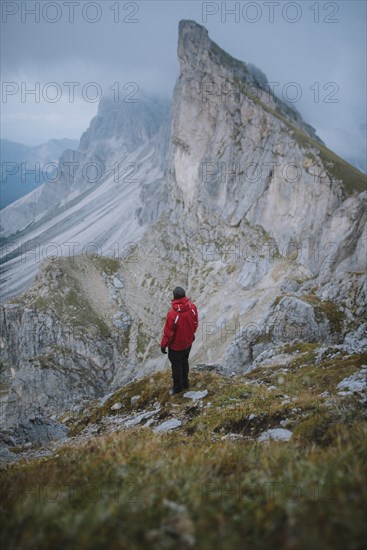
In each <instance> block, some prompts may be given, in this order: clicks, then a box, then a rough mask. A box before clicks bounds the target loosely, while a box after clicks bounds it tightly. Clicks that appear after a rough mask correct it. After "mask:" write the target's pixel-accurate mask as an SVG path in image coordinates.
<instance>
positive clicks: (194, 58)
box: [1, 21, 367, 424]
mask: <svg viewBox="0 0 367 550" xmlns="http://www.w3.org/2000/svg"><path fill="white" fill-rule="evenodd" d="M178 57H179V61H180V75H179V78H178V81H177V84H176V86H175V90H174V94H173V101H172V105H171V112H170V117H169V119H168V118H166V113H167V104H166V103H164V102H159V101H157V100H152V101H148V100H144V101H142V102H141V103H139V105H136V106H135V107H133V108H132V110H131V111H126V109H127V107H126V106H123V108H121V109H119V107H118V106H117V105H111V104H110V105H108V104H107V103H102V104H101V105H100V108H99V113H98V116H97V117H96V118H95V119H94V120H93V121H92V123H91V126H90V128H89V130H88V131H87V132H86V133H85V134H84V135H83V137H82V139H81V142H80V145H79V149H78V151H75V152H72V151H71V152H70V151H69V152H66V153H65V154H64V157H65V158H68V159H74V158H75V159H77V160H78V162H80V167H82V166H84V164H83V163H84V162H87V161H90V162H91V161H93V159H94V160H95V159H97V158H98V159H99V162H100V163H101V165H102V164H103V166H104V170H105V172H103V173H104V176H103V177H102V180H101V181H99V182H97V183H96V184H95V185H88V184H87V183H88V182H87V183H86V182H84V181H82V180H81V179H79V180H78V181H77V183H76V185H75V188H71V187H70V188H69V189H64V190H63V191H60V193H64V194H63V195H62V197H60V196H58V195H57V194H56V195H53V193H52V188H51V187H49V188H48V190H47V191H46V190H44V191H42V190H41V191H39V192H40V193H44V194H43V195H42V197H46V196H47V197H48V198H47V199H45V205H46V206H45V208H46V210H47V209H48V208H51V210H52V215H51V214H47V213H45V212H46V210H42V208H43V206H42V201H43V200H44V199H43V198H39V200H38V198H37V200H35V195H31V196H29V198H28V199H27V198H24V199H23V200H24V202H23V203H22V204H21V205H20V204H16V203H15V206H14V207H13V209H10V207H9V210H8V212H7V214H6V215H7V217H6V219H5V220H8V221H5V225H4V228H5V229H4V231H5V232H6V234H7V235H8V241H7V242H6V244H5V248H6V252H7V255H6V257H5V260H6V263H5V266H4V270H3V275H2V278H3V281H4V287H5V297H8V298H9V297H10V296H15V295H16V297H14V298H13V300H12V301H11V303H7V304H5V305H4V307H3V309H2V317H3V328H2V333H1V336H2V339H3V340H2V341H3V347H2V353H1V355H2V358H3V364H4V368H3V369H2V372H4V373H5V374H4V376H7V377H9V376H10V373H11V375H12V384H11V389H10V392H9V397H8V405H7V409H6V417H7V422H8V424H11V423H13V424H16V423H17V422H19V420H20V419H21V418H23V417H24V416H26V417H27V415H28V414H30V412H31V413H32V414H36V413H38V412H39V410H44V411H46V412H47V413H49V414H51V413H54V414H57V413H59V412H61V411H63V410H65V409H66V408H67V407H73V406H75V405H77V404H78V403H79V405H78V406H81V405H80V401H83V400H84V399H89V398H91V397H99V396H101V395H103V394H105V393H108V392H109V391H111V389H114V388H116V387H118V386H119V385H121V384H123V383H126V382H127V381H129V380H130V379H131V378H133V377H137V376H142V375H144V374H146V373H148V372H151V371H154V370H157V369H159V368H162V367H163V366H164V365H163V359H162V355H161V354H160V350H159V340H160V332H161V329H162V326H163V322H164V317H165V314H166V312H167V309H168V307H169V305H170V299H171V290H172V288H174V286H176V285H177V284H178V285H180V286H183V287H185V288H188V292H189V295H190V298H191V299H193V301H194V302H196V303H197V305H198V307H199V312H200V319H199V322H200V329H199V332H198V333H197V337H196V340H195V342H194V345H193V349H192V354H191V358H192V363H193V364H195V363H198V364H199V365H202V364H204V365H207V364H209V365H211V366H212V367H213V369H214V370H218V371H220V372H224V373H226V374H231V373H233V372H235V373H243V372H245V371H246V370H249V369H252V368H254V367H255V366H256V364H257V362H260V361H261V359H264V358H266V359H267V360H271V358H272V357H277V356H279V354H278V355H277V353H278V351H279V353H281V348H282V346H283V345H284V344H286V343H289V342H293V341H296V340H297V341H300V342H303V343H305V344H312V345H317V343H320V345H322V346H325V345H326V346H345V350H348V352H349V353H350V352H352V353H353V350H354V349H357V347H358V351H359V352H361V351H362V350H363V349H364V348H365V347H366V346H365V343H363V334H362V333H361V332H360V324H361V319H362V318H363V316H364V315H365V313H366V309H365V303H366V300H365V298H366V279H365V275H364V273H365V269H366V209H365V205H366V197H367V192H366V191H363V189H364V186H365V176H363V174H361V173H360V172H358V171H357V170H355V169H354V168H353V167H351V166H350V165H348V164H347V163H345V162H344V161H343V160H342V159H340V158H338V157H337V156H336V155H334V154H333V153H332V152H331V151H329V150H328V149H327V148H326V147H325V146H324V145H323V143H322V142H321V141H320V140H319V139H318V138H317V136H316V134H315V130H314V129H313V128H311V127H310V126H309V125H308V124H306V123H305V122H304V121H303V120H302V119H301V117H300V115H299V114H298V113H296V112H295V111H293V110H292V109H290V108H289V107H288V106H287V105H286V104H284V103H282V102H281V101H280V100H279V99H278V98H276V97H275V96H274V95H273V94H272V93H271V92H270V91H269V90H268V89H267V86H266V77H265V76H264V75H262V73H261V72H260V71H259V70H257V69H256V68H254V67H253V66H251V65H247V64H245V63H243V62H240V61H238V60H235V59H233V58H232V57H231V56H229V55H228V54H227V53H226V52H224V51H223V50H221V49H220V48H219V46H217V45H216V44H215V43H214V42H212V41H211V40H210V38H209V36H208V33H207V31H206V29H205V28H204V27H202V26H200V25H197V24H196V23H195V22H193V21H182V22H181V23H180V26H179V42H178ZM119 160H120V161H121V162H123V163H124V165H125V166H126V164H129V163H132V165H133V166H135V165H138V166H139V177H138V178H135V177H132V178H125V177H121V178H120V179H119V181H117V182H116V181H114V178H113V176H111V175H107V167H108V165H109V163H110V162H115V161H119ZM81 169H82V168H81ZM130 175H131V174H130ZM73 201H75V202H73ZM33 204H36V205H37V206H36V208H40V209H41V210H42V212H40V214H39V215H40V219H39V221H37V222H35V223H34V224H32V225H31V226H30V228H29V230H23V233H21V234H20V236H21V237H22V238H23V237H24V241H25V247H26V251H28V254H24V251H23V254H22V253H21V251H20V250H19V249H18V248H17V246H16V242H15V241H14V239H15V235H14V234H13V236H9V233H11V232H14V231H15V226H16V225H17V223H18V222H17V221H16V220H17V215H18V214H19V215H20V214H22V213H23V214H24V213H25V212H27V209H28V208H29V209H30V210H32V208H33V206H32V205H33ZM18 207H19V208H20V210H17V209H18ZM17 212H18V214H17ZM50 212H51V211H50ZM23 214H22V215H23ZM32 215H33V214H32ZM10 220H15V221H14V222H13V221H12V222H10ZM11 223H14V226H11ZM22 227H23V226H21V225H19V227H18V229H22ZM6 228H7V229H6ZM18 237H19V235H18ZM18 237H17V238H18ZM50 241H52V242H55V241H56V242H57V243H59V244H60V243H64V244H65V243H66V244H69V245H70V243H73V242H74V241H75V243H76V244H78V247H77V246H76V244H75V248H72V249H71V250H72V251H73V253H71V252H70V246H69V249H66V252H65V250H64V249H63V253H62V254H59V253H57V254H55V255H56V256H58V257H57V258H53V259H51V258H48V257H47V256H46V258H45V257H44V262H43V263H42V264H41V268H40V270H39V273H38V278H37V280H36V281H35V282H34V284H33V286H32V287H31V288H29V284H30V281H31V280H32V278H34V276H35V274H36V273H37V271H38V268H39V261H40V259H42V256H41V257H38V261H34V260H35V255H34V251H33V248H32V247H34V246H35V244H36V243H38V242H40V243H41V245H42V244H43V245H45V244H47V245H48V244H50ZM91 243H92V244H93V246H92V247H90V246H89V245H90V244H91ZM27 247H28V248H27ZM29 251H31V254H29ZM107 256H110V257H109V258H108V257H107ZM29 257H30V258H29ZM29 259H30V261H28V260H29ZM24 260H27V261H24ZM20 288H27V292H25V293H24V294H22V295H18V293H19V289H20ZM26 333H27V342H26V341H25V334H26ZM28 333H29V334H30V336H29V335H28ZM340 349H341V348H340ZM320 353H321V352H320Z"/></svg>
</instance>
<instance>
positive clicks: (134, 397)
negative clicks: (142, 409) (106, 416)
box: [131, 395, 140, 405]
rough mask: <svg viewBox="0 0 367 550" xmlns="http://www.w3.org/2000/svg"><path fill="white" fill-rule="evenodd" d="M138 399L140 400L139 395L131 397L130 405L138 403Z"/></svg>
mask: <svg viewBox="0 0 367 550" xmlns="http://www.w3.org/2000/svg"><path fill="white" fill-rule="evenodd" d="M139 399H140V395H133V396H132V398H131V404H132V405H133V404H134V403H136V402H137V401H139Z"/></svg>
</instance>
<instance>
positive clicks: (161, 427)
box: [153, 418, 182, 433]
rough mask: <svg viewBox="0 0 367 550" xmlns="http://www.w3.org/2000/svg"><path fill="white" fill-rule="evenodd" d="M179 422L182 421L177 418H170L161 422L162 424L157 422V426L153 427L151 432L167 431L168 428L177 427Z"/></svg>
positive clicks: (179, 424)
mask: <svg viewBox="0 0 367 550" xmlns="http://www.w3.org/2000/svg"><path fill="white" fill-rule="evenodd" d="M181 424H182V422H181V420H179V419H178V418H170V419H169V420H166V421H165V422H162V424H159V426H157V427H156V428H154V430H153V432H157V433H161V432H168V431H169V430H174V429H175V428H178V427H179V426H181Z"/></svg>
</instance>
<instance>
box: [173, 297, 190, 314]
mask: <svg viewBox="0 0 367 550" xmlns="http://www.w3.org/2000/svg"><path fill="white" fill-rule="evenodd" d="M189 303H190V300H189V299H188V298H187V297H186V296H184V297H183V298H179V299H178V300H172V308H173V309H174V310H175V311H187V310H188V309H190V306H189Z"/></svg>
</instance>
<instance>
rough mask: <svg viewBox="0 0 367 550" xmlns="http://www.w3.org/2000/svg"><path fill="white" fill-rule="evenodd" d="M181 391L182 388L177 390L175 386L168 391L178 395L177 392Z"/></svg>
mask: <svg viewBox="0 0 367 550" xmlns="http://www.w3.org/2000/svg"><path fill="white" fill-rule="evenodd" d="M181 392H182V390H175V388H170V389H169V392H168V393H169V394H170V395H176V393H181Z"/></svg>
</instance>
